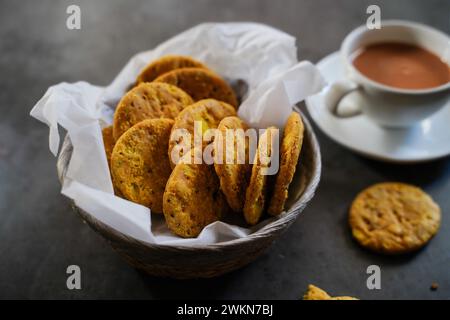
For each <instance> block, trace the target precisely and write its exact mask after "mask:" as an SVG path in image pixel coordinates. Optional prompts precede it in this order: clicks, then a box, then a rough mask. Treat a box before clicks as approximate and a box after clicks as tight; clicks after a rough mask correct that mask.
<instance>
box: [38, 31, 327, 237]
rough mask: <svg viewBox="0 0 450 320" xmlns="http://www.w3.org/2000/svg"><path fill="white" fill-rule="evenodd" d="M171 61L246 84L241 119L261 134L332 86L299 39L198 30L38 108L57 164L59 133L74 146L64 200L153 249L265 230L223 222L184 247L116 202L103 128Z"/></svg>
mask: <svg viewBox="0 0 450 320" xmlns="http://www.w3.org/2000/svg"><path fill="white" fill-rule="evenodd" d="M166 54H181V55H189V56H192V57H194V58H195V59H198V60H200V61H202V62H204V63H205V64H206V65H208V66H209V67H210V68H211V69H213V70H214V71H216V72H217V73H219V74H220V75H222V76H223V77H225V78H226V79H230V80H233V81H234V80H243V81H245V82H246V83H247V85H248V92H247V94H246V96H245V99H244V100H243V102H242V104H241V106H240V107H239V111H238V114H239V116H240V117H242V118H243V119H244V120H246V121H247V122H248V123H249V124H250V125H251V126H253V127H257V128H266V127H268V126H270V125H275V126H278V127H280V128H281V127H283V124H284V123H285V121H286V119H287V117H288V116H289V114H290V112H291V111H292V107H293V105H294V104H296V103H297V102H299V101H301V100H303V99H305V98H306V97H308V96H309V95H312V94H315V93H317V92H319V91H320V90H321V89H322V88H323V86H324V84H325V83H324V80H323V78H322V77H321V75H320V73H319V71H318V70H317V69H316V67H315V66H314V65H313V64H311V63H310V62H307V61H304V62H300V63H299V62H298V60H297V48H296V44H295V38H293V37H292V36H290V35H288V34H286V33H283V32H281V31H279V30H276V29H273V28H271V27H269V26H265V25H261V24H255V23H206V24H201V25H198V26H196V27H193V28H191V29H189V30H187V31H185V32H183V33H181V34H179V35H177V36H175V37H173V38H171V39H169V40H167V41H166V42H164V43H162V44H160V45H159V46H158V47H156V48H155V49H153V50H150V51H145V52H142V53H139V54H137V55H135V56H134V57H132V58H131V59H130V61H129V62H128V63H127V64H126V65H125V67H124V68H123V69H122V70H121V72H120V73H119V74H118V75H117V77H116V78H115V79H114V81H113V82H112V83H111V84H110V85H109V86H108V87H98V86H94V85H91V84H89V83H86V82H76V83H60V84H57V85H55V86H52V87H50V88H49V89H48V90H47V92H46V93H45V95H44V96H43V97H42V98H41V99H40V100H39V101H38V102H37V103H36V105H35V106H34V108H33V109H32V110H31V116H33V117H34V118H36V119H38V120H40V121H42V122H44V123H46V124H47V125H48V126H49V128H50V134H49V146H50V150H51V152H52V153H53V154H54V155H55V156H56V155H57V153H58V148H59V145H60V137H59V135H58V125H60V126H62V127H63V128H65V129H66V130H67V133H68V134H69V136H70V138H71V141H72V144H73V153H72V158H71V160H70V163H69V167H68V171H67V175H66V177H65V179H64V182H63V186H62V191H61V192H62V193H63V194H64V195H65V196H67V197H69V198H71V199H73V200H74V201H75V204H76V205H77V206H78V207H80V208H81V209H83V210H85V211H86V212H88V213H89V214H91V215H92V216H94V217H95V218H96V219H98V220H100V221H102V222H103V223H105V224H107V225H108V226H110V227H112V228H114V229H116V230H118V231H120V232H122V233H124V234H126V235H128V236H130V237H133V238H136V239H139V240H142V241H145V242H149V243H159V244H167V245H171V244H178V245H180V244H183V245H195V244H210V243H217V242H221V241H227V240H231V239H235V238H241V237H245V236H247V235H248V234H249V233H252V232H255V231H256V230H259V229H260V228H264V226H265V225H267V223H268V221H267V220H266V221H263V222H262V223H260V224H258V225H256V226H254V227H252V228H242V227H238V226H235V225H231V224H227V223H224V222H221V221H219V222H215V223H212V224H210V225H208V226H207V227H206V228H204V230H203V231H202V232H201V234H200V235H199V236H198V237H197V238H195V239H181V238H179V237H177V236H175V235H173V234H172V233H171V232H170V231H169V230H168V229H167V227H166V225H165V223H164V218H163V217H161V216H160V215H153V216H152V215H151V212H150V210H149V209H148V208H146V207H144V206H141V205H138V204H135V203H132V202H130V201H127V200H124V199H121V198H119V197H116V196H115V195H114V193H113V187H112V182H111V178H110V173H109V169H108V164H107V161H106V156H105V152H104V148H103V140H102V134H101V128H102V127H104V126H106V125H108V124H110V123H111V122H112V117H113V113H114V109H115V107H116V105H117V102H118V101H119V100H120V98H121V97H122V95H123V94H124V93H125V92H126V90H127V88H128V87H129V86H130V85H131V84H132V83H133V82H134V80H135V78H136V76H137V75H138V73H139V72H140V70H141V69H142V68H143V67H144V66H145V65H147V64H148V63H149V62H151V61H152V60H155V59H157V58H158V57H161V56H163V55H166ZM99 63H101V61H99ZM273 219H276V218H273Z"/></svg>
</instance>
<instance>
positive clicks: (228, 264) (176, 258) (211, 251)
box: [57, 116, 321, 279]
mask: <svg viewBox="0 0 450 320" xmlns="http://www.w3.org/2000/svg"><path fill="white" fill-rule="evenodd" d="M303 121H304V124H305V137H304V144H303V148H302V153H301V156H300V162H299V165H298V167H297V171H296V176H295V177H294V182H293V184H294V183H295V184H296V185H297V188H300V192H298V195H297V196H295V195H294V199H292V197H291V196H290V199H289V200H288V203H287V206H288V208H287V212H286V213H283V214H282V215H281V216H280V217H279V218H278V219H276V220H274V221H272V222H271V223H269V224H268V225H266V226H265V227H264V228H262V229H260V230H259V231H257V232H254V233H252V234H250V235H249V236H247V237H245V238H241V239H236V240H231V241H226V242H221V243H217V244H211V245H197V246H189V247H188V246H178V245H157V244H149V243H145V242H142V241H139V240H136V239H133V238H130V237H128V236H126V235H125V234H123V233H121V232H118V231H116V230H114V229H112V228H110V227H108V226H107V225H105V224H103V223H102V222H100V221H98V220H97V219H95V218H94V217H93V216H91V215H90V214H89V213H87V212H85V211H83V210H82V209H80V208H78V207H76V206H75V204H74V202H73V201H71V202H72V207H73V208H74V210H75V211H76V212H78V213H79V215H80V216H81V218H82V219H83V220H84V221H85V222H86V223H87V224H88V225H90V226H91V227H92V228H93V229H94V230H95V231H97V232H98V233H99V234H101V235H102V236H103V237H104V238H105V239H106V240H107V241H108V242H109V243H110V244H111V246H112V247H113V248H114V249H115V250H116V251H117V252H118V253H119V254H120V255H121V256H122V257H123V258H124V259H125V260H126V261H127V262H128V263H129V264H131V265H132V266H133V267H135V268H137V269H140V270H143V271H145V272H146V273H148V274H150V275H155V276H165V277H172V278H183V279H186V278H209V277H215V276H219V275H221V274H224V273H226V272H230V271H232V270H236V269H238V268H241V267H242V266H244V265H246V264H248V263H250V262H251V261H253V260H255V259H256V258H257V257H258V256H259V255H260V254H262V253H263V252H264V251H265V250H266V249H267V248H268V247H269V246H270V244H271V243H272V241H273V240H274V239H275V238H277V237H278V236H279V235H280V234H281V233H282V232H283V231H285V230H286V229H287V228H288V227H289V226H290V225H291V224H292V222H294V220H295V219H296V218H297V216H298V215H299V214H300V212H302V211H303V209H304V208H305V207H306V204H307V203H308V202H309V201H310V200H311V198H312V197H313V196H314V191H315V190H316V188H317V185H318V183H319V180H320V172H321V160H320V149H319V145H318V143H317V139H316V137H315V135H314V133H313V131H312V128H311V125H310V124H309V122H308V120H307V119H306V117H304V116H303ZM71 155H72V143H71V142H70V139H69V138H68V136H66V138H65V139H64V142H63V145H62V149H61V152H60V154H59V157H58V162H57V169H58V176H59V179H60V181H61V182H62V181H63V179H64V177H65V174H66V171H67V168H68V164H69V160H70V157H71ZM299 186H300V187H299Z"/></svg>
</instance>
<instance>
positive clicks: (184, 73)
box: [155, 68, 238, 108]
mask: <svg viewBox="0 0 450 320" xmlns="http://www.w3.org/2000/svg"><path fill="white" fill-rule="evenodd" d="M155 82H164V83H170V84H172V85H175V86H177V87H179V88H181V89H183V90H184V91H186V92H187V93H188V94H189V95H190V96H191V97H192V99H194V100H195V101H198V100H203V99H208V98H212V99H216V100H220V101H223V102H226V103H228V104H230V105H232V106H233V107H234V108H237V107H238V101H237V98H236V95H235V93H234V91H233V89H232V88H231V87H230V85H229V84H228V83H226V82H225V80H223V79H222V78H221V77H219V76H218V75H216V74H215V73H213V72H211V71H209V70H206V69H201V68H183V69H177V70H173V71H170V72H167V73H165V74H163V75H161V76H159V77H158V78H156V79H155Z"/></svg>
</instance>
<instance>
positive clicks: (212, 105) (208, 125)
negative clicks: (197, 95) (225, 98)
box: [168, 99, 236, 167]
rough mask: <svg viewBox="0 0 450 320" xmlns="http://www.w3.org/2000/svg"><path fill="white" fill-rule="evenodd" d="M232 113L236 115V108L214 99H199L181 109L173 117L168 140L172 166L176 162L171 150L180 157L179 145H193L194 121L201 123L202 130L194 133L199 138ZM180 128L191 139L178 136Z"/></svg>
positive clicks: (181, 151) (181, 152) (190, 146)
mask: <svg viewBox="0 0 450 320" xmlns="http://www.w3.org/2000/svg"><path fill="white" fill-rule="evenodd" d="M234 115H236V110H235V109H234V108H233V107H232V106H230V105H229V104H227V103H225V102H222V101H217V100H214V99H205V100H200V101H198V102H196V103H194V104H192V105H190V106H188V107H187V108H185V109H184V110H183V111H181V112H180V114H179V115H178V116H177V117H176V118H175V123H174V125H173V128H172V132H171V136H170V142H169V149H168V152H169V158H170V159H171V165H172V167H174V166H175V163H176V161H175V160H176V159H175V158H174V157H173V155H172V151H174V153H175V154H176V155H178V157H179V158H181V157H182V156H183V155H184V154H183V150H181V149H180V150H178V148H179V147H181V146H182V145H184V144H186V145H187V146H189V148H188V150H190V149H191V148H192V147H193V145H194V129H195V122H196V121H198V123H199V124H201V130H202V131H201V132H197V133H196V135H197V136H199V137H200V138H201V137H202V136H203V133H205V132H206V130H208V129H217V126H218V125H219V123H220V121H221V120H222V119H223V118H225V117H228V116H234ZM182 129H183V130H185V132H187V133H189V135H190V138H191V141H184V140H183V136H179V133H180V130H182ZM207 143H208V142H205V143H204V144H203V146H205V145H206V144H207ZM177 146H178V147H177ZM175 147H177V149H175V150H174V148H175Z"/></svg>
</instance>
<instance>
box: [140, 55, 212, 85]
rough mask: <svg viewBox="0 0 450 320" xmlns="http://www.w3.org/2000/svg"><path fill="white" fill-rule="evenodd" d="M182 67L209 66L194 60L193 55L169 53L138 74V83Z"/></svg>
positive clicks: (149, 80)
mask: <svg viewBox="0 0 450 320" xmlns="http://www.w3.org/2000/svg"><path fill="white" fill-rule="evenodd" d="M181 68H204V69H207V67H206V66H205V65H204V64H203V63H201V62H200V61H197V60H194V59H193V58H191V57H187V56H179V55H167V56H164V57H161V58H159V59H157V60H155V61H153V62H151V63H150V64H148V65H147V66H146V67H145V68H144V69H143V70H142V71H141V73H140V74H139V75H138V77H137V79H136V84H139V83H142V82H151V81H153V80H155V79H156V78H157V77H159V76H160V75H162V74H164V73H167V72H169V71H172V70H175V69H181Z"/></svg>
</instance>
